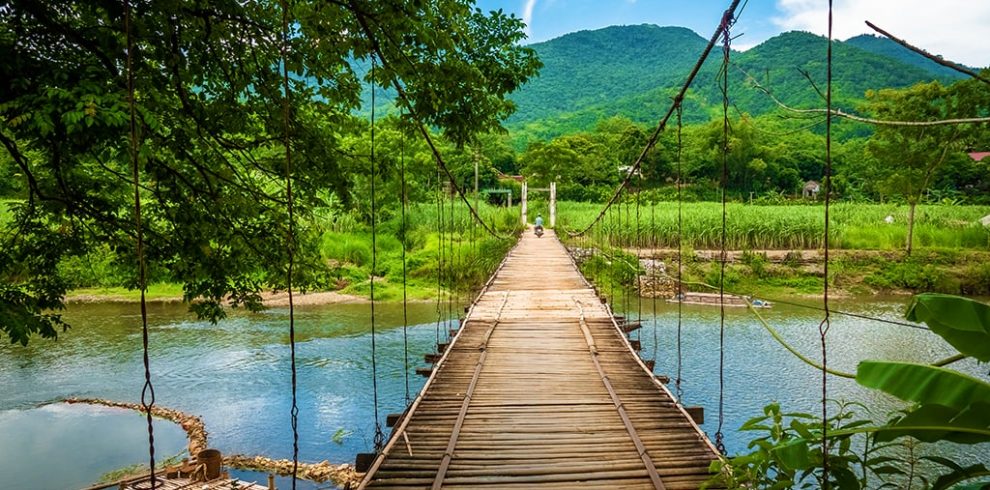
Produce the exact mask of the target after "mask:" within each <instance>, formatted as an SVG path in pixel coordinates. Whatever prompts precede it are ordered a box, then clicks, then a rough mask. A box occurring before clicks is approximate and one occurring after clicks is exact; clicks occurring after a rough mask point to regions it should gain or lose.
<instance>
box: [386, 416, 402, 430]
mask: <svg viewBox="0 0 990 490" xmlns="http://www.w3.org/2000/svg"><path fill="white" fill-rule="evenodd" d="M403 415H405V413H390V414H388V415H386V416H385V427H389V428H391V427H395V426H396V425H399V422H400V421H401V420H402V416H403Z"/></svg>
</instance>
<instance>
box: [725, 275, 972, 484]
mask: <svg viewBox="0 0 990 490" xmlns="http://www.w3.org/2000/svg"><path fill="white" fill-rule="evenodd" d="M906 318H907V319H908V320H911V321H917V322H923V323H925V324H927V325H928V327H929V328H930V329H931V331H932V332H934V333H935V334H937V335H938V336H940V337H942V338H943V339H945V341H946V342H948V343H949V344H950V345H952V346H953V347H954V348H955V349H956V350H957V351H958V352H959V354H958V355H956V356H953V357H950V358H949V359H946V360H944V361H941V362H938V363H935V364H917V363H908V362H893V361H864V362H861V363H860V364H859V366H858V368H857V372H856V382H857V383H859V384H860V385H862V386H865V387H867V388H871V389H876V390H880V391H883V392H885V393H888V394H890V395H893V396H895V397H897V398H899V399H901V400H904V401H905V402H909V403H911V404H912V405H911V407H910V408H908V409H906V410H903V411H901V412H900V413H899V414H898V415H896V416H895V417H893V418H892V419H891V420H889V421H888V422H887V423H886V424H882V425H876V424H872V423H868V422H864V421H856V423H852V424H849V423H847V424H841V423H836V422H838V421H830V422H831V423H830V424H829V425H830V426H831V428H830V429H829V431H828V439H829V441H830V443H829V446H830V448H831V449H832V450H833V451H835V450H836V448H838V450H839V452H837V453H834V454H832V453H833V451H830V456H829V458H830V460H831V459H832V458H835V457H838V458H839V461H843V460H842V457H843V456H844V455H843V453H842V449H843V448H844V445H846V446H845V447H848V446H847V445H848V441H849V438H850V437H852V436H854V435H856V434H868V435H870V438H869V441H870V443H872V444H874V445H884V444H896V443H897V442H898V441H906V440H908V439H906V438H908V437H910V438H914V439H917V440H918V441H922V442H938V441H947V442H953V443H957V444H980V443H990V383H988V382H987V381H986V380H983V379H979V378H976V377H974V376H970V375H968V374H964V373H961V372H958V371H955V370H952V369H949V368H946V367H945V366H946V365H948V364H951V363H952V362H955V361H958V360H960V359H965V358H967V357H972V358H974V359H977V360H979V361H981V362H988V361H990V305H987V304H984V303H980V302H978V301H974V300H971V299H967V298H961V297H958V296H950V295H944V294H922V295H919V296H917V297H916V298H915V300H914V302H913V303H912V304H911V306H910V308H909V309H908V312H907V315H906ZM768 408H771V407H768ZM773 408H775V410H774V413H775V412H777V411H779V407H776V406H773ZM767 415H768V416H769V415H771V412H768V413H767ZM767 418H768V417H761V418H759V419H754V420H753V421H751V422H752V423H753V424H752V425H753V427H750V428H748V429H750V430H751V429H752V428H757V427H759V426H758V425H757V424H761V423H762V422H764V421H765V420H767ZM776 426H777V427H778V430H777V431H775V432H774V431H771V432H772V433H776V434H777V435H776V437H772V438H765V439H760V440H758V441H754V442H753V443H751V444H750V446H751V448H754V444H757V445H758V446H759V451H754V452H753V453H751V454H748V455H745V456H741V457H737V458H733V459H732V460H730V461H729V462H728V464H725V463H721V462H716V464H715V465H713V468H712V469H713V470H717V471H720V472H721V474H722V477H721V478H720V480H721V483H722V484H727V485H728V486H729V487H736V486H745V485H746V484H751V483H752V482H753V481H754V480H755V481H759V479H758V478H759V477H757V478H753V477H752V476H751V477H750V478H743V479H742V480H744V481H739V480H740V479H739V476H740V475H746V474H747V472H748V473H749V474H750V475H752V473H753V470H754V469H755V470H756V471H755V473H757V474H758V475H761V476H763V477H766V476H767V474H769V476H771V477H772V479H773V480H774V482H775V483H778V484H780V483H784V484H785V487H788V486H787V485H788V484H791V485H792V484H793V483H794V482H799V481H801V480H802V479H804V477H807V476H808V475H816V476H819V477H820V475H819V474H818V473H819V472H820V466H821V463H822V456H821V444H820V441H821V427H820V423H819V426H818V427H816V426H815V425H814V424H813V423H812V424H810V425H809V424H808V423H807V422H806V421H803V420H800V418H796V419H795V420H792V421H791V424H790V427H789V428H790V429H793V430H791V431H787V430H786V429H784V430H781V429H782V427H784V426H782V425H781V424H780V423H779V422H778V424H777V425H776ZM744 429H747V427H744ZM798 429H803V430H798ZM868 447H869V446H868ZM923 459H926V460H928V461H931V462H933V463H936V464H938V465H940V466H942V467H944V468H945V469H946V471H947V472H946V473H945V474H942V475H938V476H937V477H936V478H935V479H934V481H932V482H931V487H930V488H931V489H932V490H946V489H950V488H952V489H955V490H988V489H990V468H987V466H986V464H985V463H984V464H974V465H971V466H967V467H963V466H961V465H959V464H957V463H956V462H954V461H951V460H949V459H947V458H942V457H939V456H926V457H924V458H923ZM761 462H762V463H761ZM767 462H770V464H769V465H767V464H764V463H767ZM889 462H890V460H889V459H888V458H886V457H879V458H873V457H871V456H870V455H869V453H866V454H864V456H863V458H862V460H861V464H862V469H863V477H862V478H860V479H858V480H854V479H849V478H837V476H842V472H841V471H839V472H836V473H838V474H836V473H833V474H831V475H830V478H829V479H830V486H832V487H833V488H842V489H845V488H862V487H863V486H865V483H866V475H867V472H872V473H873V474H875V475H877V476H882V475H884V474H890V473H891V472H895V471H897V470H896V468H895V467H893V466H890V465H889V464H888V463H889ZM726 466H728V467H729V468H726ZM840 468H841V467H840ZM768 469H769V470H772V471H766V470H768ZM740 470H741V471H740ZM761 470H763V471H761ZM764 472H766V474H764ZM726 475H735V476H734V478H733V477H731V476H730V477H726ZM794 476H797V477H798V478H794ZM715 480H716V479H713V481H715ZM733 480H735V481H733ZM745 480H749V481H745ZM782 480H783V481H782ZM925 481H926V486H927V479H925ZM740 483H741V484H740ZM764 483H765V481H764ZM887 485H889V483H888V484H887Z"/></svg>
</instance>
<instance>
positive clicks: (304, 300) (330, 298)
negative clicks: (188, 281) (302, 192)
mask: <svg viewBox="0 0 990 490" xmlns="http://www.w3.org/2000/svg"><path fill="white" fill-rule="evenodd" d="M261 298H262V303H263V304H264V305H265V306H269V307H279V306H289V293H287V292H284V291H281V292H277V293H276V292H267V293H262V294H261ZM140 300H141V292H140V291H137V290H132V289H126V288H119V287H114V288H82V289H76V290H73V291H70V292H69V293H68V294H67V295H66V296H65V302H66V303H136V302H139V301H140ZM145 300H146V301H148V302H151V303H181V302H182V301H183V296H182V286H180V285H178V284H152V285H150V286H148V291H147V293H146V295H145ZM369 301H370V300H369V299H368V298H366V297H362V296H358V295H354V294H344V293H339V292H337V291H316V292H308V293H300V292H296V293H293V295H292V302H293V304H295V305H296V306H314V305H332V304H340V303H367V302H369ZM417 301H423V300H417Z"/></svg>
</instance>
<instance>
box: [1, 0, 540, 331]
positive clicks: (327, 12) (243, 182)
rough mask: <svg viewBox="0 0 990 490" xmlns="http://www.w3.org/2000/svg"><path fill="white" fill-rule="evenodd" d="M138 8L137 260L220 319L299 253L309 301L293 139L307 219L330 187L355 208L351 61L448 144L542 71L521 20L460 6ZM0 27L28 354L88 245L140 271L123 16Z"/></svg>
mask: <svg viewBox="0 0 990 490" xmlns="http://www.w3.org/2000/svg"><path fill="white" fill-rule="evenodd" d="M282 6H286V7H287V10H286V11H285V12H284V13H285V14H286V16H287V19H288V25H289V26H290V27H291V30H290V32H289V34H288V36H287V37H288V40H287V42H286V43H283V41H282V39H283V37H282V32H281V31H282V21H283V18H282V17H283V10H282ZM130 8H131V11H132V14H131V16H130V21H131V22H130V23H131V30H130V34H131V36H132V38H133V43H134V44H133V49H132V50H131V52H130V55H131V60H130V61H131V65H132V66H133V68H132V70H131V71H132V73H133V80H134V94H135V98H134V102H135V110H136V115H137V136H138V138H139V140H140V156H139V163H140V166H141V168H140V175H141V182H140V189H141V196H142V199H143V200H144V201H145V202H144V204H145V206H144V207H143V209H142V211H143V214H144V217H143V220H142V221H143V223H144V228H143V234H144V235H145V237H146V241H147V250H146V253H147V257H148V260H149V261H151V262H152V263H153V264H155V265H157V266H160V267H163V268H165V269H167V270H168V272H169V274H170V277H171V278H172V279H173V280H175V281H178V282H181V283H182V284H184V291H185V297H186V299H187V300H199V301H198V302H196V303H195V309H196V311H197V312H198V313H200V314H201V315H203V316H205V317H208V318H211V319H217V318H219V317H221V316H222V315H223V310H222V308H221V304H222V303H223V302H224V301H225V300H227V299H230V301H231V302H232V303H233V304H234V305H239V304H241V305H246V306H248V307H252V308H254V307H258V306H259V295H258V293H259V291H261V290H262V289H266V288H280V287H284V284H285V275H286V250H287V248H288V246H290V244H291V245H293V246H295V247H298V250H296V257H297V260H299V261H300V262H302V264H303V266H300V267H297V268H296V269H295V270H296V271H297V272H298V273H299V275H300V277H298V278H294V280H293V281H294V282H295V283H296V284H299V285H302V286H306V285H314V284H318V283H319V281H320V276H319V271H321V270H322V266H321V264H320V263H319V262H318V261H316V260H315V259H316V254H315V250H314V248H313V244H312V243H309V242H307V241H305V240H304V238H305V235H306V233H307V230H306V229H305V227H304V226H302V225H300V228H299V230H298V231H299V235H300V237H299V239H298V240H292V239H290V237H289V236H288V234H287V230H288V222H287V219H288V216H287V213H286V205H287V198H286V192H285V179H286V163H285V162H286V159H285V153H286V148H285V146H284V141H289V145H290V147H291V150H292V174H291V176H290V177H291V179H292V181H293V184H292V185H293V197H294V199H295V207H296V211H297V213H298V215H299V216H301V217H305V216H306V214H307V213H308V212H309V210H311V209H313V208H315V207H318V206H321V205H322V204H324V203H323V202H322V199H321V196H326V195H327V192H326V191H327V189H331V190H334V191H335V192H334V194H336V195H338V196H346V195H347V192H346V191H347V185H348V178H347V177H348V175H347V174H346V173H345V172H344V167H346V165H345V163H346V162H347V161H348V160H350V159H353V158H355V155H351V154H349V153H347V149H346V148H345V147H344V146H342V140H343V139H344V137H345V135H347V134H350V133H353V132H356V131H360V127H361V124H360V122H359V121H357V122H356V121H355V120H354V118H353V116H351V113H352V111H354V110H355V109H356V108H357V107H358V106H359V104H360V91H361V86H362V83H364V82H366V81H367V79H365V80H364V81H363V80H362V79H361V77H360V73H359V70H357V68H356V67H357V65H358V63H368V60H369V59H370V58H371V57H374V58H376V59H377V63H376V64H377V68H376V70H375V73H374V81H375V83H376V84H377V85H378V86H392V87H393V88H395V86H396V85H397V86H399V87H401V88H402V91H403V92H404V94H405V95H406V98H405V99H401V100H399V101H397V104H398V105H400V106H402V107H403V109H404V110H405V111H406V113H407V114H410V113H412V114H415V115H417V116H418V117H419V118H420V119H421V120H422V122H423V123H425V124H426V125H428V126H429V127H432V128H435V129H437V130H438V131H440V132H441V133H442V134H444V135H445V136H446V137H447V138H449V139H450V140H451V141H453V142H454V143H455V144H463V143H464V142H467V141H470V140H471V139H472V136H473V135H474V134H475V133H477V132H480V131H488V130H491V129H494V128H497V127H498V126H499V124H500V121H501V120H502V119H504V118H505V117H506V116H508V115H509V114H510V113H511V112H512V111H513V109H514V106H513V104H512V102H511V101H509V100H507V99H506V95H507V94H508V93H510V92H512V91H513V90H515V89H516V88H518V87H519V86H520V85H521V84H522V83H524V82H525V81H526V80H527V79H528V78H529V77H531V76H532V75H534V74H535V73H536V70H537V69H538V68H539V61H538V60H537V59H536V57H535V54H534V53H533V51H532V50H530V49H528V48H525V47H522V46H520V45H519V44H518V42H519V41H520V40H521V39H522V38H523V37H524V34H523V33H522V27H523V25H522V23H521V22H520V21H519V20H518V19H516V18H514V17H512V16H507V15H505V14H504V13H502V12H501V11H495V12H490V13H488V14H485V13H482V12H481V11H479V10H477V9H474V8H473V7H472V6H471V2H470V1H468V0H427V1H421V2H380V1H373V0H353V1H349V2H339V1H334V0H330V1H322V0H288V1H287V2H284V3H281V4H279V3H277V2H276V3H274V4H272V3H269V2H246V3H245V2H224V3H209V2H207V3H202V2H181V1H179V2H138V1H134V2H133V4H132V5H130ZM0 12H2V15H0V19H2V20H0V50H2V52H3V53H4V56H2V57H0V75H2V76H0V80H2V82H0V94H2V95H0V117H2V119H3V127H2V129H0V144H2V145H3V148H4V149H5V150H6V152H7V154H8V155H9V156H10V157H11V159H12V160H13V162H14V165H15V166H16V170H17V172H18V173H20V174H21V175H22V176H23V177H22V178H23V182H24V185H25V187H26V192H25V193H26V199H25V200H24V201H22V202H21V203H19V204H16V205H15V206H14V212H15V217H14V219H13V221H12V222H11V223H8V224H7V225H4V226H5V227H4V228H3V234H2V237H0V240H2V248H0V331H3V332H4V333H6V334H7V336H8V337H10V339H11V341H14V342H21V343H26V342H27V341H28V338H29V336H31V335H32V334H40V335H42V336H44V337H54V336H56V335H57V327H60V326H62V324H61V321H60V318H59V316H58V315H57V314H52V313H49V312H50V311H52V310H54V311H57V310H58V309H60V308H61V307H62V298H63V296H64V293H65V291H66V287H67V282H66V278H64V277H62V276H61V275H60V274H59V271H58V268H57V265H58V263H59V262H60V261H61V260H63V259H64V258H66V257H69V256H74V255H82V254H85V253H86V251H87V250H88V249H89V248H90V247H91V246H92V245H93V244H94V243H107V244H109V245H110V246H111V248H112V249H113V250H115V251H116V252H117V253H118V254H119V255H120V256H121V257H122V258H126V257H129V256H130V257H133V254H134V252H133V251H134V249H135V238H136V230H135V226H134V216H133V214H134V213H133V211H132V210H133V191H132V188H131V182H130V176H131V169H130V159H129V158H128V150H127V148H128V143H127V142H128V136H129V130H128V128H129V123H128V121H129V104H128V101H129V97H128V90H127V87H128V83H127V80H128V74H129V73H128V70H127V68H126V67H127V66H128V59H127V54H128V53H127V51H128V50H127V45H128V43H127V36H126V32H125V30H124V25H125V16H124V8H123V5H121V4H120V3H112V2H111V3H106V2H101V1H96V0H76V1H70V2H37V1H34V0H7V1H5V2H3V3H0ZM283 44H287V45H288V46H287V49H286V50H285V54H284V56H283ZM283 58H284V59H283ZM283 66H285V67H287V69H288V70H289V71H290V72H291V73H290V76H289V85H290V90H289V94H288V95H289V97H288V98H286V97H285V96H284V95H283V91H282V76H281V69H282V67H283ZM286 101H287V116H286V113H285V112H284V111H283V107H285V106H284V105H283V102H286ZM286 118H287V119H288V120H289V123H288V125H286V123H285V120H286ZM129 262H131V263H134V262H136V261H135V260H134V259H133V258H132V259H130V260H129ZM135 270H136V266H135ZM134 275H135V277H136V276H137V274H136V273H135V274H134ZM135 285H136V283H135Z"/></svg>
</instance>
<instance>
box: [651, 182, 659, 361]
mask: <svg viewBox="0 0 990 490" xmlns="http://www.w3.org/2000/svg"><path fill="white" fill-rule="evenodd" d="M657 183H658V184H659V183H660V173H659V172H657ZM656 209H657V203H656V202H655V201H654V202H651V203H650V271H651V272H652V275H653V294H652V295H651V296H652V298H651V299H652V300H653V367H654V368H656V365H657V350H659V345H658V344H659V340H658V336H657V330H658V329H659V323H660V322H659V321H657V293H658V292H659V291H658V290H657V288H658V286H659V284H658V282H657V281H658V276H657V269H658V267H657V212H656Z"/></svg>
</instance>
